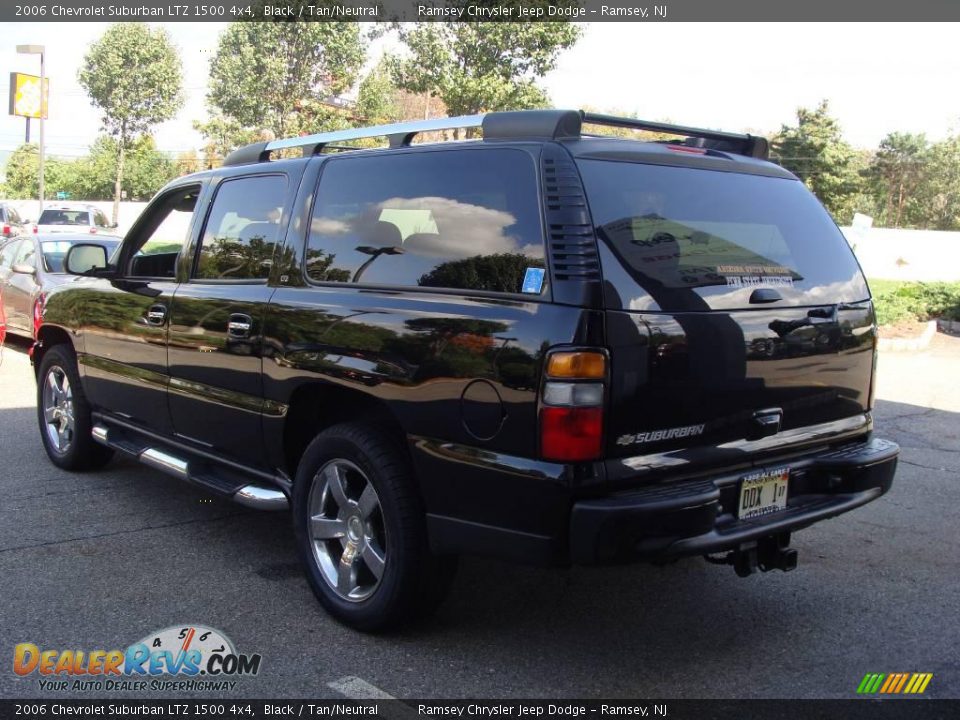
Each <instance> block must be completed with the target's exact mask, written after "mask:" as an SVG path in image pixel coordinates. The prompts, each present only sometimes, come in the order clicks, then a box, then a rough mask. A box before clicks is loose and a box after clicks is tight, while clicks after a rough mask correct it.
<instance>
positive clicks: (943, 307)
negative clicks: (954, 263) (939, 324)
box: [870, 280, 960, 325]
mask: <svg viewBox="0 0 960 720" xmlns="http://www.w3.org/2000/svg"><path fill="white" fill-rule="evenodd" d="M870 290H871V291H872V292H873V304H874V307H875V308H876V311H877V322H878V323H879V324H880V325H895V324H897V323H902V322H926V321H928V320H936V319H938V318H944V319H946V320H960V283H946V282H931V283H924V282H904V281H901V280H871V281H870Z"/></svg>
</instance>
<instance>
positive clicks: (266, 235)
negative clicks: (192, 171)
mask: <svg viewBox="0 0 960 720" xmlns="http://www.w3.org/2000/svg"><path fill="white" fill-rule="evenodd" d="M286 194H287V177H286V175H262V176H254V177H244V178H237V179H235V180H226V181H224V182H222V183H221V184H220V187H219V188H218V189H217V195H216V197H215V198H214V200H213V206H212V208H211V209H210V214H209V216H208V217H207V224H206V227H205V228H204V232H203V239H202V241H201V245H200V257H199V258H198V259H197V269H196V272H195V273H194V277H196V278H205V279H209V280H264V279H266V278H267V277H268V276H269V275H270V265H271V263H272V262H273V251H274V249H275V248H276V245H277V241H278V239H279V237H280V217H281V215H282V214H283V205H284V201H285V200H286Z"/></svg>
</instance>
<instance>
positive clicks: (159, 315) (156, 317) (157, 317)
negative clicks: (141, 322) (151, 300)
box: [147, 305, 167, 325]
mask: <svg viewBox="0 0 960 720" xmlns="http://www.w3.org/2000/svg"><path fill="white" fill-rule="evenodd" d="M166 319H167V308H166V306H165V305H151V306H150V309H149V310H147V323H149V324H150V325H163V322H164V320H166Z"/></svg>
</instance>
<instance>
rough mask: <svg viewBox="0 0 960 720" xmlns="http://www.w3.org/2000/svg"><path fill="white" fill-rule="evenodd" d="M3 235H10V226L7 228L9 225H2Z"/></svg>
mask: <svg viewBox="0 0 960 720" xmlns="http://www.w3.org/2000/svg"><path fill="white" fill-rule="evenodd" d="M3 234H4V235H9V234H10V226H9V225H4V226H3Z"/></svg>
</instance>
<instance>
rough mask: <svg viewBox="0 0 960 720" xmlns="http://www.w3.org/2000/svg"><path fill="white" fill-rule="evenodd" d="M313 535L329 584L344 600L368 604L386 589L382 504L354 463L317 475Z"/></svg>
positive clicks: (336, 462)
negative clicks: (381, 588)
mask: <svg viewBox="0 0 960 720" xmlns="http://www.w3.org/2000/svg"><path fill="white" fill-rule="evenodd" d="M307 506H308V508H309V512H310V517H309V522H308V525H307V530H308V532H309V534H310V541H311V545H312V548H313V557H314V560H315V561H316V563H317V565H318V566H319V568H320V572H321V574H322V575H323V579H324V580H326V582H327V584H328V585H329V586H330V588H331V589H332V590H333V591H334V592H335V593H336V594H337V595H338V596H339V597H341V598H343V599H344V600H350V601H352V602H359V601H361V600H365V599H367V598H368V597H370V595H372V594H373V592H374V591H375V590H376V589H377V587H378V586H379V585H380V580H381V579H382V578H383V571H384V568H385V567H386V563H387V537H386V530H385V528H384V525H383V513H382V511H381V509H380V498H379V497H378V496H377V491H376V490H375V489H374V487H373V484H372V483H371V482H370V480H369V478H367V476H366V475H365V474H364V472H363V471H362V470H361V469H360V468H359V467H357V466H356V465H354V464H353V463H352V462H350V461H349V460H343V459H337V460H331V461H330V462H328V463H327V464H325V465H324V466H323V467H321V468H320V471H319V472H318V473H317V474H316V475H314V477H313V484H312V487H311V488H310V498H309V502H308V504H307Z"/></svg>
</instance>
